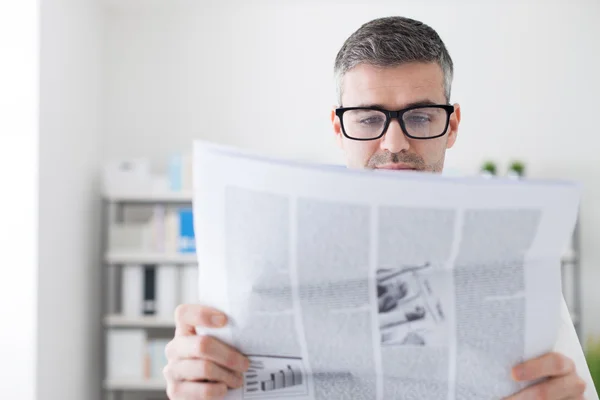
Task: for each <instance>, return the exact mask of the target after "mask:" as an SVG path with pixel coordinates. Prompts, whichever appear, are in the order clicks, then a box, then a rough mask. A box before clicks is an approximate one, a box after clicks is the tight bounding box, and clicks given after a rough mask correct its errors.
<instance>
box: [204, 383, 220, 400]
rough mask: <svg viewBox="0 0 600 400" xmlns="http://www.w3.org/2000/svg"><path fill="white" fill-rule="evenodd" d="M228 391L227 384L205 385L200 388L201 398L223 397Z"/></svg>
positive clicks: (214, 399)
mask: <svg viewBox="0 0 600 400" xmlns="http://www.w3.org/2000/svg"><path fill="white" fill-rule="evenodd" d="M225 393H226V388H225V385H223V384H216V385H203V386H202V388H201V389H200V398H202V399H205V400H216V399H222V398H223V396H224V395H225Z"/></svg>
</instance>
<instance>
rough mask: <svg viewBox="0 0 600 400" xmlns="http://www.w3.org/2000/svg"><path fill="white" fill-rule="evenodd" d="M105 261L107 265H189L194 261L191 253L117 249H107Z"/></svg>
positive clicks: (193, 255) (194, 256) (194, 257)
mask: <svg viewBox="0 0 600 400" xmlns="http://www.w3.org/2000/svg"><path fill="white" fill-rule="evenodd" d="M105 262H106V263H107V264H109V265H120V264H179V265H190V264H195V263H196V255H195V254H193V253H160V252H148V251H128V250H117V251H107V252H106V255H105Z"/></svg>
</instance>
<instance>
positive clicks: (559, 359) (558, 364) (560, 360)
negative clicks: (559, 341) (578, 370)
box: [552, 353, 573, 373]
mask: <svg viewBox="0 0 600 400" xmlns="http://www.w3.org/2000/svg"><path fill="white" fill-rule="evenodd" d="M552 360H553V367H554V368H555V370H556V371H557V372H559V373H567V372H569V371H571V370H572V368H573V361H571V359H569V358H567V357H565V356H563V355H562V354H558V353H554V354H553V357H552Z"/></svg>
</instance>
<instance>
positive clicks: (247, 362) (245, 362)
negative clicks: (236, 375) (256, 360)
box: [239, 357, 250, 372]
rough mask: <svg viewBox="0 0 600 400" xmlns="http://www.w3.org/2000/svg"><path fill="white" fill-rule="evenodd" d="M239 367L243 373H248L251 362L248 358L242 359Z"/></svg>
mask: <svg viewBox="0 0 600 400" xmlns="http://www.w3.org/2000/svg"><path fill="white" fill-rule="evenodd" d="M239 366H240V370H241V371H242V372H246V371H247V370H248V368H250V360H248V359H247V358H246V357H244V358H242V359H241V360H240V363H239Z"/></svg>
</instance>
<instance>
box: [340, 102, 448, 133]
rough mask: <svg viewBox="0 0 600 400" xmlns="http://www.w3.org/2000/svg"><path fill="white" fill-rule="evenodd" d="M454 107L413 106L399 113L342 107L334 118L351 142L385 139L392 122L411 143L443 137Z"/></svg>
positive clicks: (377, 109)
mask: <svg viewBox="0 0 600 400" xmlns="http://www.w3.org/2000/svg"><path fill="white" fill-rule="evenodd" d="M453 112H454V106H451V105H446V104H439V105H428V106H413V107H408V108H405V109H402V110H398V111H389V110H384V109H382V108H379V107H340V108H337V109H336V110H335V114H336V115H337V116H338V117H339V118H340V121H341V125H342V133H343V134H344V136H346V137H347V138H348V139H353V140H375V139H379V138H380V137H382V136H383V135H384V134H385V132H386V131H387V129H388V127H389V126H390V122H391V121H392V118H396V119H398V122H399V123H400V127H401V128H402V131H403V132H404V134H405V135H406V136H408V137H409V138H411V139H435V138H439V137H441V136H444V135H445V134H446V132H447V130H448V125H449V124H450V116H451V115H452V113H453Z"/></svg>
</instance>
